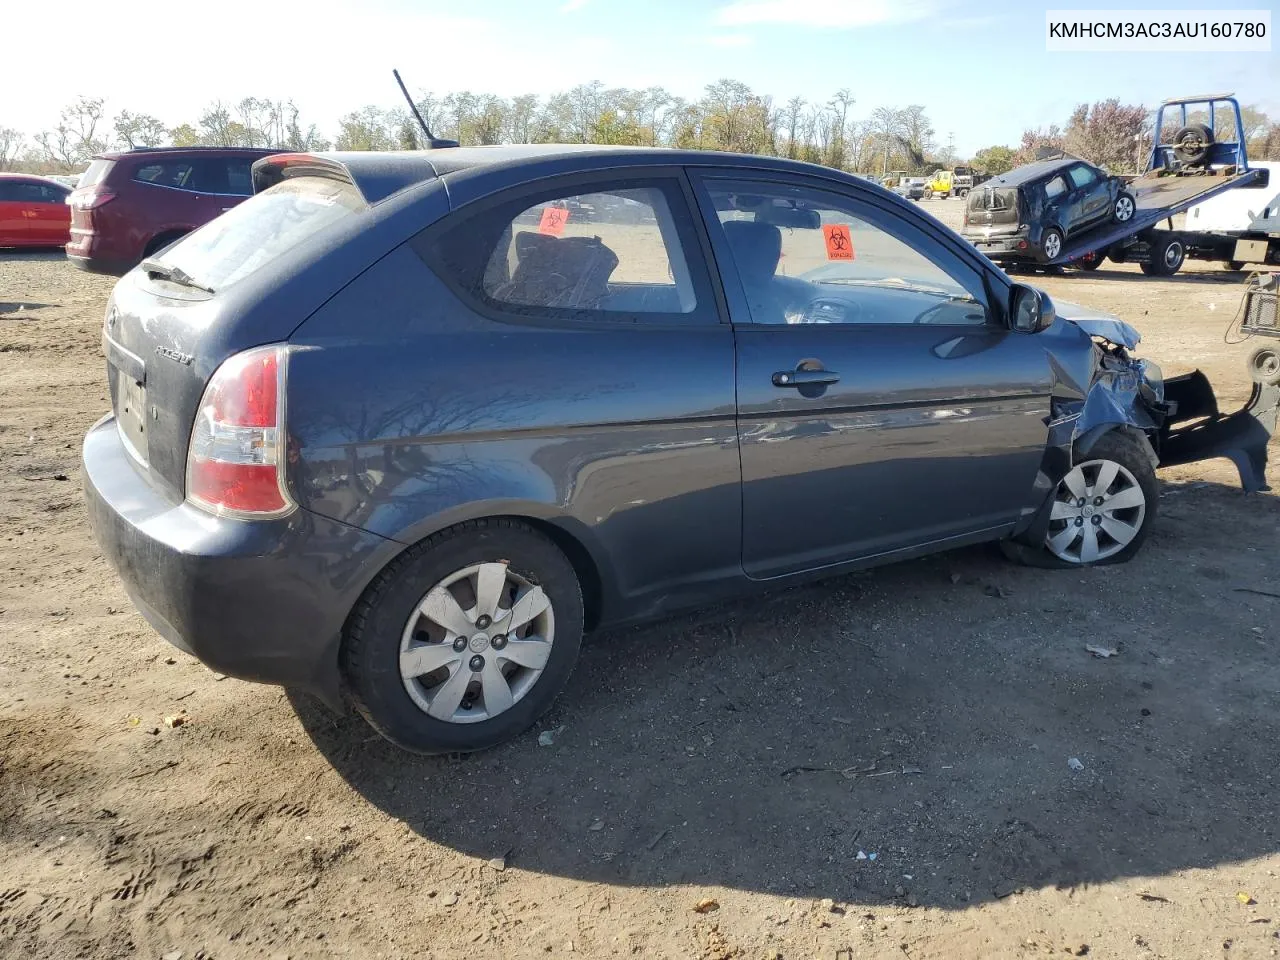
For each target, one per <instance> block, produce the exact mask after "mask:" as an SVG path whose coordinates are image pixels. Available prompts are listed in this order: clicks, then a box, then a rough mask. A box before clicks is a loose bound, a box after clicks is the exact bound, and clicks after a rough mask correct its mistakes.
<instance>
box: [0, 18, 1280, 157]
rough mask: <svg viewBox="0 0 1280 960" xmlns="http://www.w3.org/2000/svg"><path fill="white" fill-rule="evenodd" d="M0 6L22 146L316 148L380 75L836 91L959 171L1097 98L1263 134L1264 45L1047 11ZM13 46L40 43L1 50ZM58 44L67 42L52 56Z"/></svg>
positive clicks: (1277, 98) (453, 82)
mask: <svg viewBox="0 0 1280 960" xmlns="http://www.w3.org/2000/svg"><path fill="white" fill-rule="evenodd" d="M1276 2H1277V0H1233V2H1229V5H1230V6H1232V7H1234V8H1245V9H1247V8H1255V9H1273V8H1274V7H1275V5H1276ZM1223 3H1224V0H1218V4H1217V5H1219V6H1221V5H1223ZM5 6H6V10H5V13H4V18H3V19H4V21H5V24H4V25H5V33H6V35H7V37H8V38H9V41H10V42H8V43H6V44H5V57H4V60H5V74H6V76H7V77H8V78H10V79H11V80H12V78H28V79H29V82H27V81H22V82H21V89H16V85H15V84H13V83H5V84H3V85H0V127H13V128H16V129H18V130H20V131H22V132H24V133H26V134H27V135H28V137H29V136H30V135H31V134H34V133H35V132H36V131H38V130H40V129H44V128H48V127H51V126H54V125H55V124H56V123H57V115H58V112H59V110H60V108H61V106H62V105H63V104H65V103H67V102H69V101H71V100H74V99H75V97H77V96H79V95H82V94H83V95H88V96H97V97H103V98H105V99H106V101H107V111H108V115H109V116H112V115H114V114H115V113H116V112H117V111H119V110H121V109H128V110H131V111H135V112H145V113H150V114H154V115H155V116H158V117H160V119H161V120H163V121H164V122H165V123H166V124H168V125H170V126H173V125H177V124H179V123H182V122H191V123H193V124H194V123H195V122H196V120H197V119H198V117H199V115H200V112H201V110H202V109H203V108H204V106H205V105H206V104H208V103H209V102H211V101H213V100H217V99H221V100H224V101H227V102H234V101H236V100H239V99H241V98H243V97H246V96H257V97H266V98H270V99H289V98H292V99H293V100H294V101H295V102H296V103H297V105H298V106H299V107H300V108H301V110H302V119H303V121H304V122H313V123H316V124H317V125H318V126H319V127H320V128H321V129H322V130H323V131H325V133H326V134H327V135H329V136H332V134H333V132H334V130H335V128H336V125H337V123H336V122H337V119H338V117H340V116H341V115H343V114H344V113H347V112H349V111H351V110H355V109H359V108H360V107H362V106H364V105H366V104H377V105H380V106H384V107H392V106H399V105H400V99H399V94H398V91H397V90H396V88H395V86H394V81H393V79H392V77H391V68H392V67H398V68H399V69H400V72H401V73H402V74H403V75H404V77H405V80H406V82H407V83H408V84H409V87H410V90H411V91H412V92H414V93H415V95H416V94H419V93H421V92H422V91H426V90H431V91H435V92H436V93H443V92H447V91H449V90H461V89H469V90H472V91H475V92H482V93H494V94H498V95H501V96H511V95H514V94H519V93H538V94H543V95H546V94H550V93H554V92H556V91H560V90H565V89H568V88H569V87H572V86H574V85H576V84H578V83H585V82H591V81H594V80H599V81H601V82H602V83H604V84H605V86H608V87H615V86H622V87H648V86H654V85H660V86H663V87H666V88H667V89H668V90H670V91H672V92H673V93H676V94H678V95H680V96H683V97H685V98H688V99H697V98H698V97H699V96H700V95H701V93H702V90H703V88H704V87H705V86H706V85H707V84H708V83H711V82H713V81H715V80H717V79H720V78H723V77H731V78H733V79H737V80H741V81H743V82H745V83H747V84H748V85H749V86H751V87H752V88H753V89H754V90H755V91H756V92H757V93H761V94H771V95H772V96H773V97H774V101H775V103H779V104H780V103H782V102H785V101H786V100H787V99H789V98H790V97H792V96H796V95H799V96H802V97H804V98H806V99H808V100H812V101H817V102H825V101H827V100H828V99H829V98H830V97H831V95H832V94H833V93H834V92H835V91H836V90H839V89H841V88H845V87H847V88H849V90H850V91H852V93H853V96H854V98H855V99H856V103H855V106H854V109H853V115H854V117H855V118H864V117H866V116H867V115H868V114H869V113H870V112H871V111H872V110H873V109H874V108H876V107H878V106H906V105H907V104H912V103H919V104H923V105H924V106H925V108H926V109H927V112H928V114H929V117H930V118H931V120H932V121H933V124H934V128H935V130H936V134H937V139H938V142H939V144H940V145H943V146H945V145H946V144H947V143H948V142H949V141H950V142H953V143H954V145H955V148H956V150H957V151H958V152H959V153H960V154H961V155H962V156H969V155H971V154H972V153H973V152H974V151H975V150H977V149H979V148H981V147H984V146H988V145H991V144H996V143H1005V144H1011V145H1016V143H1017V142H1018V140H1019V139H1020V137H1021V133H1022V130H1023V129H1025V128H1027V127H1037V126H1043V125H1047V124H1050V123H1059V124H1062V123H1065V121H1066V118H1067V116H1068V114H1069V113H1070V111H1071V109H1072V107H1073V106H1074V105H1075V104H1077V103H1081V102H1086V101H1090V102H1091V101H1095V100H1101V99H1106V98H1109V97H1119V98H1120V99H1121V100H1122V101H1123V102H1126V103H1143V104H1146V105H1148V106H1154V105H1155V104H1156V103H1158V102H1159V101H1160V100H1162V99H1165V98H1167V97H1172V96H1179V95H1186V94H1194V93H1207V92H1215V93H1216V92H1225V91H1234V92H1235V93H1236V94H1237V96H1238V97H1239V99H1240V101H1241V102H1242V103H1244V104H1257V105H1258V106H1260V107H1261V108H1262V109H1264V110H1266V111H1267V112H1269V113H1270V114H1272V115H1273V116H1275V117H1280V67H1278V58H1280V44H1277V45H1276V51H1275V52H1271V53H1249V54H1244V53H1236V54H1221V53H1219V54H1208V53H1201V54H1169V53H1152V52H1145V53H1094V54H1083V53H1076V52H1071V53H1060V52H1055V53H1049V52H1046V50H1045V40H1044V31H1045V11H1046V10H1047V9H1089V8H1097V7H1103V6H1106V4H1103V3H1101V2H1100V0H1093V2H1092V3H1076V4H1072V3H1070V2H1067V0H1057V2H1050V3H1032V2H1019V0H988V2H982V3H976V2H973V0H962V2H953V0H472V2H470V3H460V2H458V0H449V2H444V0H361V2H358V3H357V2H348V0H309V2H308V3H306V4H305V5H301V6H298V7H297V8H296V9H297V10H298V12H297V13H290V12H289V11H290V7H289V6H288V5H284V6H279V5H275V6H271V5H269V6H266V7H263V8H260V11H261V12H258V10H256V9H255V8H254V7H253V6H252V5H241V4H228V5H213V6H210V5H208V4H201V5H193V6H191V7H190V8H189V9H191V10H192V11H198V12H192V13H187V12H186V9H187V8H186V7H184V6H183V5H177V6H170V7H168V8H166V9H165V10H164V12H163V13H160V12H157V11H151V12H148V13H146V15H141V14H134V15H131V14H128V13H126V12H124V11H114V12H108V10H107V9H106V8H104V6H103V4H102V0H59V3H58V4H57V18H58V21H59V22H60V23H62V24H64V25H70V29H68V30H62V31H58V32H55V34H53V35H51V34H50V32H49V25H50V14H49V12H48V11H47V10H46V9H45V8H43V7H42V6H41V5H38V4H32V3H23V2H18V3H6V4H5ZM1111 6H1113V7H1114V6H1116V5H1115V4H1112V5H1111ZM1120 6H1123V7H1125V8H1130V9H1142V8H1150V9H1162V10H1168V9H1179V8H1183V9H1186V8H1200V9H1203V8H1206V7H1208V8H1212V7H1214V6H1215V3H1214V2H1212V0H1199V2H1198V3H1196V2H1187V0H1161V2H1157V3H1153V2H1150V0H1123V2H1122V3H1121V4H1120ZM139 9H141V8H139ZM206 11H208V12H206ZM277 11H279V12H277ZM1273 13H1274V10H1273ZM1276 21H1277V25H1278V26H1280V17H1277V18H1276ZM24 34H29V35H30V36H32V37H40V38H42V39H40V40H39V41H37V42H30V43H28V42H13V41H14V40H15V39H17V40H19V41H20V40H21V38H22V37H23V36H24ZM57 36H63V37H66V38H68V40H69V41H74V42H73V43H72V44H71V45H68V46H67V47H66V49H65V50H62V49H60V45H61V44H60V41H57V40H56V39H51V37H57Z"/></svg>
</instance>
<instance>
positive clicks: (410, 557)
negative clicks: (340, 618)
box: [342, 519, 583, 754]
mask: <svg viewBox="0 0 1280 960" xmlns="http://www.w3.org/2000/svg"><path fill="white" fill-rule="evenodd" d="M582 630H583V604H582V592H581V588H580V587H579V584H578V579H577V576H576V574H575V573H574V570H573V566H572V565H571V564H570V563H569V561H568V560H567V559H566V558H565V556H564V554H563V553H561V552H560V550H559V549H558V548H557V547H556V546H555V544H553V543H552V542H551V541H550V540H548V539H547V538H546V537H544V536H542V535H541V534H540V533H538V532H536V531H535V530H533V529H531V528H530V527H528V526H526V525H524V524H522V523H520V522H518V521H515V520H506V519H499V520H482V521H475V522H471V523H464V524H460V525H458V526H456V527H451V528H449V529H448V530H445V531H443V532H442V533H439V534H436V535H435V536H433V537H430V538H428V539H427V540H425V541H423V542H422V543H420V544H418V545H417V546H415V547H413V548H411V549H410V550H409V551H407V552H406V554H405V555H403V556H402V557H401V558H400V559H398V560H397V561H396V562H394V563H393V564H392V565H391V566H390V567H389V568H388V569H387V570H385V571H384V572H383V573H382V574H380V575H379V576H378V578H377V579H376V580H375V581H374V583H373V584H372V585H371V586H370V587H369V589H368V590H367V591H366V592H365V595H364V597H362V598H361V601H360V603H359V604H358V606H357V608H356V610H355V612H353V614H352V615H351V618H350V621H349V623H348V627H347V632H346V637H345V639H344V642H343V648H342V665H343V674H344V677H345V680H346V684H347V690H348V695H349V697H350V699H351V701H352V703H353V704H354V706H355V707H356V709H357V710H358V711H359V712H360V713H361V714H362V715H363V716H364V718H365V719H366V720H367V721H368V722H369V723H370V724H371V725H372V726H373V728H374V729H375V730H377V731H378V732H379V733H380V734H382V735H383V736H384V737H386V738H387V739H388V740H390V741H392V742H393V743H395V744H397V745H398V746H400V747H403V748H405V749H406V750H412V751H414V752H416V753H426V754H436V753H455V752H457V753H463V752H468V751H472V750H481V749H484V748H486V747H491V746H495V745H496V744H499V743H501V742H502V741H504V740H508V739H510V738H511V737H514V736H515V735H516V734H518V733H520V732H521V731H523V730H524V729H526V728H527V727H529V726H530V725H531V724H532V723H533V722H534V721H535V720H537V719H538V717H540V716H541V715H542V714H543V713H545V712H546V710H547V709H548V708H549V707H550V706H551V704H552V702H553V701H554V700H555V698H556V695H557V694H559V692H560V691H561V690H562V689H563V687H564V685H565V683H566V682H567V681H568V679H569V674H570V673H571V672H572V670H573V665H574V663H575V662H576V660H577V657H578V649H579V646H580V644H581V640H582Z"/></svg>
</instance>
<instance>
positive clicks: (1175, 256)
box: [1141, 237, 1187, 277]
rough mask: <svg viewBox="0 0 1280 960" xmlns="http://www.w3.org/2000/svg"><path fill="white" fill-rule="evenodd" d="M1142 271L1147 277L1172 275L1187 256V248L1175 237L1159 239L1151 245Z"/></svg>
mask: <svg viewBox="0 0 1280 960" xmlns="http://www.w3.org/2000/svg"><path fill="white" fill-rule="evenodd" d="M1147 257H1148V259H1147V262H1146V263H1143V264H1142V265H1141V266H1142V272H1143V273H1145V274H1146V275H1147V276H1149V277H1172V276H1173V275H1174V274H1175V273H1177V272H1178V271H1179V270H1180V269H1182V264H1183V262H1184V261H1185V260H1186V258H1187V248H1186V247H1185V246H1183V244H1182V241H1181V240H1179V239H1177V238H1176V237H1170V238H1169V239H1167V240H1160V241H1157V242H1156V243H1154V244H1152V245H1151V249H1150V250H1149V251H1148V253H1147Z"/></svg>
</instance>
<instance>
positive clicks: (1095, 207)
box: [1067, 163, 1110, 229]
mask: <svg viewBox="0 0 1280 960" xmlns="http://www.w3.org/2000/svg"><path fill="white" fill-rule="evenodd" d="M1067 178H1068V180H1069V181H1070V184H1071V206H1072V228H1073V229H1076V228H1078V227H1081V226H1086V225H1088V224H1092V223H1096V222H1097V221H1098V220H1101V219H1102V218H1103V217H1104V216H1106V215H1107V214H1108V213H1109V212H1110V201H1109V199H1108V196H1107V189H1106V186H1107V185H1106V181H1104V180H1103V179H1102V178H1101V177H1099V176H1098V174H1097V172H1096V171H1095V170H1094V169H1093V168H1092V167H1090V166H1088V165H1087V164H1083V163H1077V164H1075V165H1074V166H1073V167H1071V168H1070V169H1069V170H1068V171H1067Z"/></svg>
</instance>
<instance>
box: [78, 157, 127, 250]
mask: <svg viewBox="0 0 1280 960" xmlns="http://www.w3.org/2000/svg"><path fill="white" fill-rule="evenodd" d="M115 165H116V161H114V160H111V159H108V158H106V157H96V158H94V160H93V162H92V163H90V164H89V168H88V169H87V170H85V172H84V173H82V174H81V175H80V179H79V181H78V182H77V183H76V188H75V189H74V190H72V191H71V194H70V196H68V197H67V204H68V205H69V206H70V207H71V234H72V238H73V242H74V239H75V238H76V237H77V236H81V237H82V236H85V235H87V234H89V233H92V231H93V211H94V210H96V209H97V208H98V207H100V206H102V205H103V204H105V203H107V202H109V201H110V200H113V199H114V198H115V195H114V194H113V193H112V192H111V191H110V190H109V189H107V187H106V185H105V181H106V179H107V176H108V175H109V174H110V173H111V171H112V170H113V169H114V168H115Z"/></svg>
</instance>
